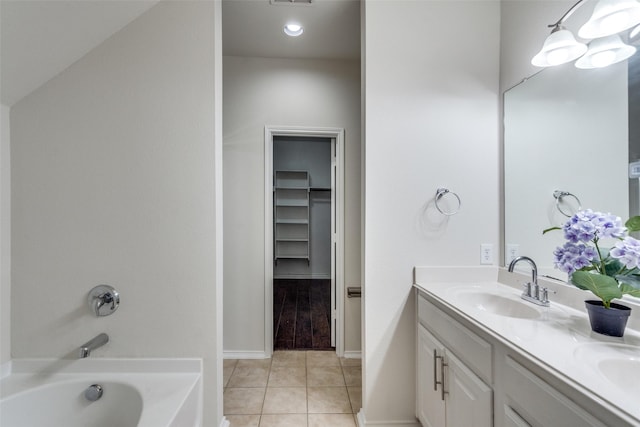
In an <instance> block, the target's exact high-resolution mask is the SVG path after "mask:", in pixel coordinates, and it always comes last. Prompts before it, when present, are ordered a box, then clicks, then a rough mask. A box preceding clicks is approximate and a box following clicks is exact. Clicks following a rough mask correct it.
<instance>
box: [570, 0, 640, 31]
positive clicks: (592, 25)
mask: <svg viewBox="0 0 640 427" xmlns="http://www.w3.org/2000/svg"><path fill="white" fill-rule="evenodd" d="M638 24H640V3H639V2H638V1H636V0H600V1H599V2H598V3H596V6H595V8H594V9H593V14H592V15H591V18H589V20H588V21H587V22H586V23H585V24H584V25H583V26H582V27H581V28H580V31H578V35H579V36H580V37H582V38H584V39H596V38H599V37H606V36H610V35H612V34H616V33H619V32H621V31H624V30H626V29H628V28H631V27H633V26H634V25H638Z"/></svg>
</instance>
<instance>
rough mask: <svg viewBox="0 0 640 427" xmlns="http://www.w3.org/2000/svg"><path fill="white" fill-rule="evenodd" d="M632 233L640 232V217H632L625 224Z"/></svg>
mask: <svg viewBox="0 0 640 427" xmlns="http://www.w3.org/2000/svg"><path fill="white" fill-rule="evenodd" d="M624 226H625V227H627V229H628V230H629V231H630V232H633V231H640V216H632V217H631V218H629V219H628V220H627V222H625V223H624Z"/></svg>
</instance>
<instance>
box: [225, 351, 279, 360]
mask: <svg viewBox="0 0 640 427" xmlns="http://www.w3.org/2000/svg"><path fill="white" fill-rule="evenodd" d="M269 357H270V356H267V354H266V353H265V352H264V351H223V352H222V358H223V359H268V358H269Z"/></svg>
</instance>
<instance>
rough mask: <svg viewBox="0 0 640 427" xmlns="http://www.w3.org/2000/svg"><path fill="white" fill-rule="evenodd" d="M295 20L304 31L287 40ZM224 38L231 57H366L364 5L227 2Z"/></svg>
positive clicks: (349, 1)
mask: <svg viewBox="0 0 640 427" xmlns="http://www.w3.org/2000/svg"><path fill="white" fill-rule="evenodd" d="M296 1H297V2H299V1H300V0H296ZM289 22H294V23H297V24H301V25H302V26H303V27H304V33H303V34H302V35H301V36H299V37H289V36H286V35H285V34H284V32H283V27H284V25H285V24H287V23H289ZM222 40H223V51H224V54H225V55H235V56H262V57H270V58H321V59H360V1H359V0H312V2H311V4H304V3H301V2H300V3H296V2H282V3H277V4H271V2H270V0H223V1H222Z"/></svg>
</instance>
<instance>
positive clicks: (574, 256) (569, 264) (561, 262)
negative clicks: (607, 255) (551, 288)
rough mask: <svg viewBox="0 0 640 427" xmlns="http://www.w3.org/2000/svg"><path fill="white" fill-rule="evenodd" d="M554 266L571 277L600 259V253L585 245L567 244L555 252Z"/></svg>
mask: <svg viewBox="0 0 640 427" xmlns="http://www.w3.org/2000/svg"><path fill="white" fill-rule="evenodd" d="M553 255H554V265H555V267H556V268H557V269H559V270H560V271H564V272H565V273H567V274H569V275H571V274H572V273H573V272H574V271H577V270H580V269H581V268H583V267H587V266H589V265H591V261H593V260H594V259H597V258H598V252H597V251H596V249H595V248H594V247H592V246H588V245H585V244H584V243H573V242H567V243H565V244H564V246H562V247H558V248H556V250H555V251H554V252H553Z"/></svg>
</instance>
